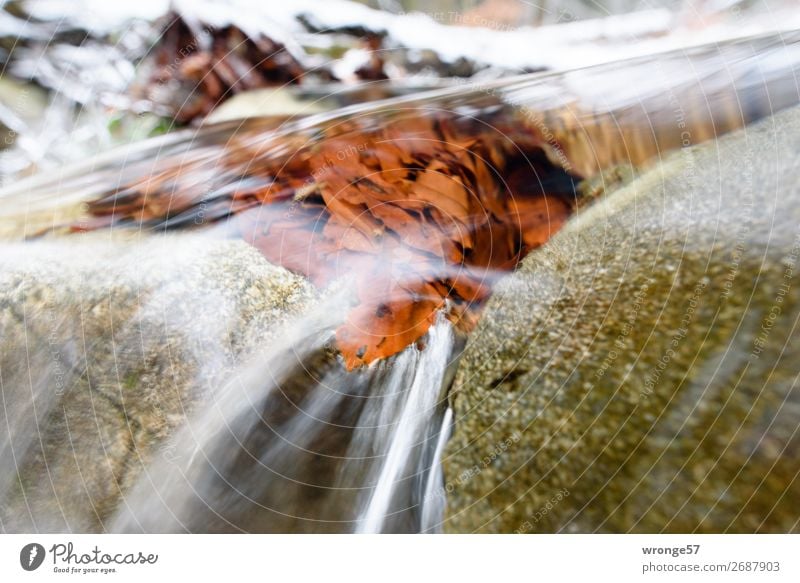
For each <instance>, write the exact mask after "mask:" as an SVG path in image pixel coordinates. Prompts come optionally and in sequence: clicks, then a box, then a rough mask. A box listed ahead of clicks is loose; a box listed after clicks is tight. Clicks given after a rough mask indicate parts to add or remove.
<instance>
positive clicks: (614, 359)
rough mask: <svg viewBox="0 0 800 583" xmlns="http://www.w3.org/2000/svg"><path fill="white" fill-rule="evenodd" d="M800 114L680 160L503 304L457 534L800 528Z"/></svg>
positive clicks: (479, 343) (463, 444)
mask: <svg viewBox="0 0 800 583" xmlns="http://www.w3.org/2000/svg"><path fill="white" fill-rule="evenodd" d="M798 151H800V110H797V109H794V110H790V111H787V112H784V113H781V114H778V115H775V116H774V117H772V118H768V119H766V120H763V121H762V122H760V123H758V124H756V125H753V126H751V127H749V128H747V129H746V130H745V131H740V132H737V133H736V134H732V135H730V136H728V137H724V138H722V139H720V140H718V141H717V142H715V143H712V144H710V145H706V146H702V147H698V148H696V149H685V150H682V151H680V152H677V153H676V154H675V155H673V156H672V157H671V158H669V159H668V160H667V161H665V162H664V163H663V164H662V165H659V166H657V167H655V168H653V169H651V170H650V171H648V172H646V173H645V174H644V175H643V176H641V177H640V178H638V179H636V180H635V181H633V182H632V183H631V184H629V185H628V186H624V187H622V188H620V189H619V190H617V191H615V192H612V193H611V194H610V195H609V196H608V197H607V198H605V199H603V200H601V201H599V202H598V203H597V204H596V205H594V206H592V207H590V208H588V209H587V210H585V211H584V212H582V213H581V214H580V215H579V216H578V217H576V218H575V220H573V221H572V222H571V223H570V224H568V225H567V227H565V228H564V230H562V231H561V232H560V233H559V234H557V235H556V236H555V237H554V238H553V239H552V240H551V241H550V242H549V243H548V244H547V245H545V246H544V247H543V248H541V249H540V250H538V251H537V252H535V253H532V254H531V255H530V256H529V257H527V258H526V259H525V261H524V262H523V264H522V266H521V268H520V269H519V271H518V273H516V274H514V275H513V276H511V277H509V278H508V279H506V280H505V281H504V282H503V283H502V285H501V286H500V287H499V289H497V290H496V293H495V295H494V297H493V298H492V300H491V301H490V304H489V306H488V309H487V310H486V312H485V313H484V315H483V318H482V320H481V322H480V324H479V326H478V328H477V330H476V332H475V333H474V334H473V336H472V337H471V338H470V340H469V343H468V346H467V348H466V351H465V353H464V355H463V359H462V362H461V367H460V369H459V372H458V374H457V378H456V380H455V385H454V388H453V391H452V393H451V400H452V403H453V406H454V409H455V411H454V413H455V432H454V436H453V438H452V440H451V441H450V443H449V445H448V447H447V450H446V453H445V456H444V466H445V483H446V486H445V489H446V492H447V501H448V507H447V517H446V523H445V528H446V529H447V530H449V531H452V532H472V531H481V532H553V531H564V532H662V531H664V532H787V531H794V532H796V531H798V529H800V512H798V508H800V481H798V480H797V479H796V477H797V475H798V472H800V431H798V423H800V421H798V420H799V419H800V391H799V390H798V389H797V386H796V385H797V377H798V374H800V343H798V342H797V341H796V325H797V319H798V316H800V285H799V284H798V278H797V273H798V270H800V156H798V155H797V152H798Z"/></svg>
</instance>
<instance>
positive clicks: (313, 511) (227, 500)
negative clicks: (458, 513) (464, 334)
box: [112, 302, 456, 532]
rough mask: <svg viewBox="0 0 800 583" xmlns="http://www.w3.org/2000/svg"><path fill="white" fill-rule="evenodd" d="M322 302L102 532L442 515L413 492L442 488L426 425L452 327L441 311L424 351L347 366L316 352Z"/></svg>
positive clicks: (412, 523)
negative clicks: (364, 365) (360, 366)
mask: <svg viewBox="0 0 800 583" xmlns="http://www.w3.org/2000/svg"><path fill="white" fill-rule="evenodd" d="M333 306H334V302H329V303H328V304H326V305H325V306H324V309H321V310H320V311H319V312H318V315H317V316H316V317H309V318H304V319H303V321H301V322H298V323H296V325H295V326H294V328H295V329H296V330H298V332H296V333H295V334H294V336H293V337H291V338H288V339H286V338H284V340H286V342H285V343H284V342H281V346H272V347H266V348H265V350H264V351H263V352H262V354H261V355H260V356H259V357H258V359H257V362H254V363H252V364H250V365H248V366H246V367H244V368H243V369H242V370H240V371H238V372H237V374H236V375H235V377H234V378H232V379H231V380H230V382H229V383H228V385H227V386H226V387H225V388H224V389H223V390H222V391H221V392H220V394H219V395H216V396H215V397H214V399H213V402H212V403H210V404H209V405H208V406H207V407H205V408H204V409H202V410H201V411H199V413H198V414H197V415H196V416H194V417H193V418H191V419H189V420H188V421H187V423H186V426H185V427H184V428H183V429H182V430H181V431H180V432H179V433H178V434H177V435H175V436H174V437H173V438H172V439H171V441H170V443H169V444H167V445H166V446H165V447H164V448H163V450H162V451H168V452H169V455H168V456H160V457H159V458H158V459H157V460H156V461H155V462H154V463H152V464H151V466H150V467H148V468H147V470H146V471H145V472H144V473H143V474H142V475H141V476H140V478H139V479H138V481H137V483H136V485H135V486H134V487H133V488H132V490H131V492H130V493H129V494H128V495H127V496H126V499H125V503H124V505H123V506H122V507H121V509H120V511H119V512H118V514H117V516H116V518H115V519H114V521H113V526H112V530H114V531H121V532H131V531H133V532H138V531H145V532H173V531H190V532H195V531H208V530H211V531H246V532H250V531H259V532H287V531H289V532H351V531H355V532H382V531H384V530H391V531H405V532H418V531H420V530H421V528H422V526H421V521H422V520H423V517H425V520H427V521H428V522H432V521H434V520H435V521H436V522H437V523H438V522H439V521H440V516H439V515H440V514H441V511H442V508H441V504H440V500H436V499H435V498H433V497H430V500H431V502H432V503H433V504H434V505H436V504H437V502H438V505H436V507H435V508H431V507H430V506H429V505H428V503H427V502H426V500H427V498H426V496H425V491H424V489H425V487H426V485H427V487H428V488H430V484H431V483H441V477H440V476H439V474H440V469H439V466H438V464H437V463H435V462H434V461H433V460H434V458H435V455H441V447H442V440H441V439H439V432H434V433H433V434H432V433H431V428H432V427H438V426H440V425H441V424H442V421H441V419H442V415H443V407H442V400H443V395H444V390H443V389H444V383H445V382H446V378H447V372H448V367H449V366H450V364H451V361H452V359H453V358H454V351H455V346H456V343H455V340H454V337H453V332H452V327H451V325H450V323H449V322H447V321H446V320H444V319H440V320H439V322H438V323H437V324H436V325H434V326H433V328H432V329H431V331H430V332H429V334H428V337H427V338H426V343H427V347H426V348H425V349H424V350H420V349H418V348H417V347H416V346H412V347H409V348H408V349H406V350H405V351H403V352H402V353H400V354H398V355H397V356H395V357H393V358H392V359H389V360H387V361H385V362H381V363H378V364H376V365H375V366H372V367H370V368H367V369H362V370H359V371H355V372H346V371H345V370H344V369H343V368H342V367H341V365H339V364H338V363H336V362H334V361H332V360H331V359H330V358H329V357H328V356H326V355H325V354H324V351H325V347H326V345H327V344H328V343H329V342H330V338H331V334H332V325H335V322H336V319H335V318H331V317H330V314H335V313H337V310H335V309H332V308H333ZM338 313H341V310H339V311H338ZM265 379H269V381H268V382H265ZM437 449H438V451H436V450H437ZM431 517H433V518H431Z"/></svg>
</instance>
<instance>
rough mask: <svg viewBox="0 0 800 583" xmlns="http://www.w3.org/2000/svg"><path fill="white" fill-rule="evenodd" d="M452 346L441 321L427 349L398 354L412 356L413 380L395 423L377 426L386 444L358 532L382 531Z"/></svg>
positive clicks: (431, 411)
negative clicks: (383, 434) (375, 481)
mask: <svg viewBox="0 0 800 583" xmlns="http://www.w3.org/2000/svg"><path fill="white" fill-rule="evenodd" d="M452 349H453V334H452V328H451V326H450V324H449V323H447V322H446V321H440V322H439V323H437V324H436V325H435V326H434V327H432V328H431V331H430V333H429V342H428V347H427V348H426V350H424V351H422V352H419V351H416V349H414V348H412V349H410V350H407V351H406V352H404V353H403V354H401V355H400V358H399V359H398V360H399V361H400V360H403V361H405V360H410V359H413V361H414V371H413V379H412V381H411V385H410V387H409V388H408V390H407V392H406V394H405V395H404V398H403V400H402V404H401V406H400V407H399V413H398V414H397V416H396V419H395V420H394V422H393V423H391V424H390V425H388V426H386V427H379V428H377V432H385V435H386V436H387V437H388V438H384V439H383V440H381V441H382V442H384V443H386V442H388V444H389V445H388V448H387V450H386V452H385V455H384V456H383V459H382V460H381V462H380V463H379V464H378V465H377V468H376V469H377V472H376V474H377V483H376V484H375V487H374V489H373V491H372V494H371V496H370V497H369V501H368V503H367V505H366V507H365V509H364V511H363V513H362V515H361V516H360V517H359V524H358V527H357V529H356V531H357V532H360V533H378V532H381V531H382V530H383V527H384V524H385V521H386V518H387V515H388V514H389V511H390V505H391V502H392V497H393V494H394V492H395V490H396V488H397V485H398V482H399V480H400V479H401V478H402V477H403V476H404V473H405V472H406V471H407V470H408V468H409V466H410V465H411V462H413V461H414V460H413V455H414V451H415V449H417V448H419V446H420V444H421V443H422V442H424V440H425V437H426V435H427V434H428V428H429V427H430V426H431V421H432V420H433V419H434V418H435V412H436V410H437V402H438V400H439V395H440V389H441V386H442V383H443V381H444V378H445V372H446V370H447V365H448V362H449V359H450V356H451V353H452ZM404 364H405V363H404Z"/></svg>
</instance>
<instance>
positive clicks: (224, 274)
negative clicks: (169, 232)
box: [0, 234, 314, 532]
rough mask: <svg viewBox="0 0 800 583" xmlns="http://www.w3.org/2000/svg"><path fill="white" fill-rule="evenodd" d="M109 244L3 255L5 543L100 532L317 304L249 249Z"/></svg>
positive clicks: (9, 250) (0, 491) (200, 241)
mask: <svg viewBox="0 0 800 583" xmlns="http://www.w3.org/2000/svg"><path fill="white" fill-rule="evenodd" d="M112 239H114V240H111V239H109V237H108V234H105V235H98V236H96V237H94V236H86V237H73V238H70V239H68V240H64V239H55V240H49V241H48V240H44V241H42V242H37V243H27V244H6V245H3V246H2V249H0V330H2V336H0V348H2V351H1V352H0V383H2V394H3V403H2V407H0V427H2V431H0V530H3V531H7V532H18V531H23V532H24V531H57V532H68V531H73V532H74V531H102V530H103V529H104V528H106V526H107V524H106V523H107V521H108V520H110V516H111V514H112V513H113V511H114V510H115V508H116V507H117V505H118V502H119V500H120V496H122V495H123V494H124V492H125V491H126V490H127V489H128V488H129V487H130V485H131V484H132V483H133V482H134V481H135V479H136V477H137V476H138V475H139V474H140V473H141V470H142V468H143V467H145V465H146V464H147V463H148V461H150V460H151V459H152V458H153V456H156V455H158V448H159V447H160V444H162V443H164V442H165V440H166V438H167V437H168V436H169V435H171V434H172V433H173V431H174V429H175V428H176V427H178V426H179V425H180V424H181V423H182V421H183V420H184V419H185V418H186V416H187V415H189V414H190V413H191V412H192V411H194V410H196V409H197V408H198V407H199V406H201V405H202V404H203V403H205V402H208V401H209V399H210V398H211V397H212V396H213V394H214V392H215V391H217V390H219V388H220V387H221V386H222V385H223V383H224V381H225V380H226V379H227V378H228V377H229V375H230V373H231V371H232V370H234V369H235V368H236V366H237V364H239V363H241V362H242V361H244V360H246V359H247V358H248V357H249V356H250V355H252V354H253V353H254V351H256V350H257V349H258V348H259V347H260V346H264V345H265V344H266V343H268V342H269V341H270V340H271V339H273V338H274V337H275V336H276V334H279V333H280V331H281V328H282V326H283V325H284V324H286V323H287V322H289V320H290V319H291V318H292V317H293V316H295V315H297V314H299V313H301V312H303V311H304V310H305V308H306V307H307V306H308V305H309V303H310V302H312V300H313V298H314V292H313V290H312V288H311V286H310V284H308V283H307V282H306V281H305V280H303V279H302V278H300V277H297V276H295V275H292V274H291V273H289V272H288V271H286V270H285V269H283V268H280V267H275V266H273V265H270V264H269V263H267V262H266V261H265V260H264V259H263V257H262V256H261V255H260V254H259V253H258V252H257V251H255V250H254V249H253V248H252V247H250V246H248V245H246V244H245V243H243V242H236V241H223V240H214V239H211V238H200V237H196V236H169V237H161V236H154V237H151V238H148V239H142V240H137V239H138V238H136V237H134V238H133V239H132V240H127V239H126V238H121V240H118V239H120V238H112ZM9 436H10V438H9Z"/></svg>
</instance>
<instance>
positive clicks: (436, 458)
mask: <svg viewBox="0 0 800 583" xmlns="http://www.w3.org/2000/svg"><path fill="white" fill-rule="evenodd" d="M452 430H453V410H452V409H451V408H450V407H448V408H447V410H446V411H445V412H444V416H443V417H442V428H441V429H440V430H439V439H438V440H437V441H436V450H435V451H434V453H433V459H432V460H431V466H430V468H429V469H428V480H427V482H426V483H425V495H424V496H423V498H422V527H421V531H422V532H439V530H440V528H439V526H440V524H441V521H442V517H443V516H444V507H445V492H444V475H443V473H442V468H441V467H440V466H441V463H442V455H443V454H444V447H445V445H447V440H448V439H450V434H451V433H452Z"/></svg>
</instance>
